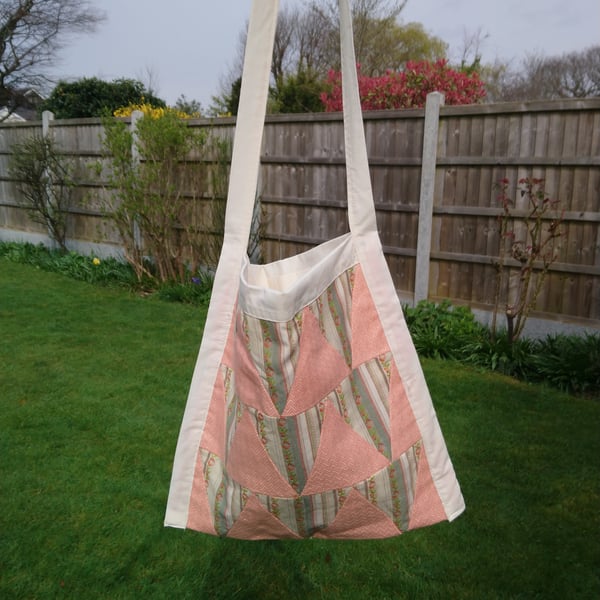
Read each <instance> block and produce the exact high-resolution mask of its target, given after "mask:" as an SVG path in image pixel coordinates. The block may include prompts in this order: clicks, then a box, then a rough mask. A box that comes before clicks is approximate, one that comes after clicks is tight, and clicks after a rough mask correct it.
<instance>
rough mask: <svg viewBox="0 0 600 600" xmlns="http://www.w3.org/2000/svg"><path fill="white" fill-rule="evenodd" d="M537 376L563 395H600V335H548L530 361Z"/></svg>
mask: <svg viewBox="0 0 600 600" xmlns="http://www.w3.org/2000/svg"><path fill="white" fill-rule="evenodd" d="M532 362H533V365H534V367H535V370H536V373H537V375H538V376H539V377H540V378H542V379H544V380H546V381H548V382H549V383H550V384H551V385H552V386H554V387H557V388H559V389H561V390H563V391H565V392H571V393H592V394H600V334H586V335H584V336H575V335H569V336H567V335H550V336H548V337H546V338H545V339H544V340H541V341H540V342H539V344H538V347H537V351H536V353H535V356H534V357H533V359H532Z"/></svg>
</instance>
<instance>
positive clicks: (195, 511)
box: [186, 452, 217, 535]
mask: <svg viewBox="0 0 600 600" xmlns="http://www.w3.org/2000/svg"><path fill="white" fill-rule="evenodd" d="M186 527H187V528H188V529H194V530H195V531H201V532H202V533H208V534H210V535H217V532H216V531H215V526H214V524H213V520H212V511H211V509H210V504H209V502H208V495H207V493H206V482H205V480H204V465H203V461H202V454H201V453H200V452H198V456H197V458H196V468H195V470H194V480H193V482H192V493H191V494H190V504H189V507H188V520H187V524H186Z"/></svg>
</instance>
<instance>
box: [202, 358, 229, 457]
mask: <svg viewBox="0 0 600 600" xmlns="http://www.w3.org/2000/svg"><path fill="white" fill-rule="evenodd" d="M200 447H201V448H205V449H206V450H209V451H210V452H212V453H213V454H216V455H217V456H218V457H220V458H223V457H224V456H225V384H224V382H223V373H222V371H221V369H219V370H218V372H217V379H216V381H215V386H214V388H213V394H212V398H211V399H210V404H209V407H208V413H207V415H206V423H205V424H204V431H203V432H202V440H201V441H200Z"/></svg>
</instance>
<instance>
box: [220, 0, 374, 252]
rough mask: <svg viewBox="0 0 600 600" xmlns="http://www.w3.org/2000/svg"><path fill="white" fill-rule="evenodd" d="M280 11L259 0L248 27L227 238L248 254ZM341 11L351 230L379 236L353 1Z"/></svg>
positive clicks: (344, 1)
mask: <svg viewBox="0 0 600 600" xmlns="http://www.w3.org/2000/svg"><path fill="white" fill-rule="evenodd" d="M278 7H279V0H254V2H253V7H252V13H251V16H250V22H249V27H248V37H247V42H246V52H245V57H244V68H243V75H242V86H241V90H240V103H239V110H238V116H237V120H236V129H235V139H234V145H233V154H232V158H231V172H230V178H229V192H228V202H227V209H226V213H225V240H224V243H226V244H235V245H236V246H239V247H240V248H241V251H242V252H245V251H246V247H247V245H248V239H249V236H250V227H251V222H252V213H253V210H254V203H255V196H256V189H257V183H258V172H259V167H260V150H261V146H262V132H263V129H264V122H265V116H266V106H267V96H268V90H269V79H270V73H271V61H272V55H273V44H274V39H275V29H276V25H277V14H278ZM339 13H340V46H341V61H342V99H343V118H344V145H345V153H346V182H347V198H348V221H349V225H350V231H351V232H352V233H353V234H354V235H358V236H361V235H364V234H366V233H369V232H376V231H377V222H376V219H375V207H374V204H373V192H372V189H371V179H370V175H369V163H368V158H367V148H366V141H365V133H364V127H363V121H362V111H361V106H360V96H359V91H358V76H357V72H356V59H355V54H354V41H353V35H352V16H351V12H350V6H349V3H348V0H339Z"/></svg>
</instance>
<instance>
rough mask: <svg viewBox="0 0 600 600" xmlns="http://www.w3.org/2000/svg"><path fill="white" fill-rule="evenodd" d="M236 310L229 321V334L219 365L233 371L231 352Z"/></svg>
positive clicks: (233, 345)
mask: <svg viewBox="0 0 600 600" xmlns="http://www.w3.org/2000/svg"><path fill="white" fill-rule="evenodd" d="M236 321H237V318H236V310H235V309H234V311H233V318H232V319H231V325H230V326H229V334H228V335H227V342H226V343H225V348H224V350H223V357H222V358H221V363H222V364H224V365H227V366H228V367H229V368H230V369H233V351H234V348H235V324H236Z"/></svg>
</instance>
